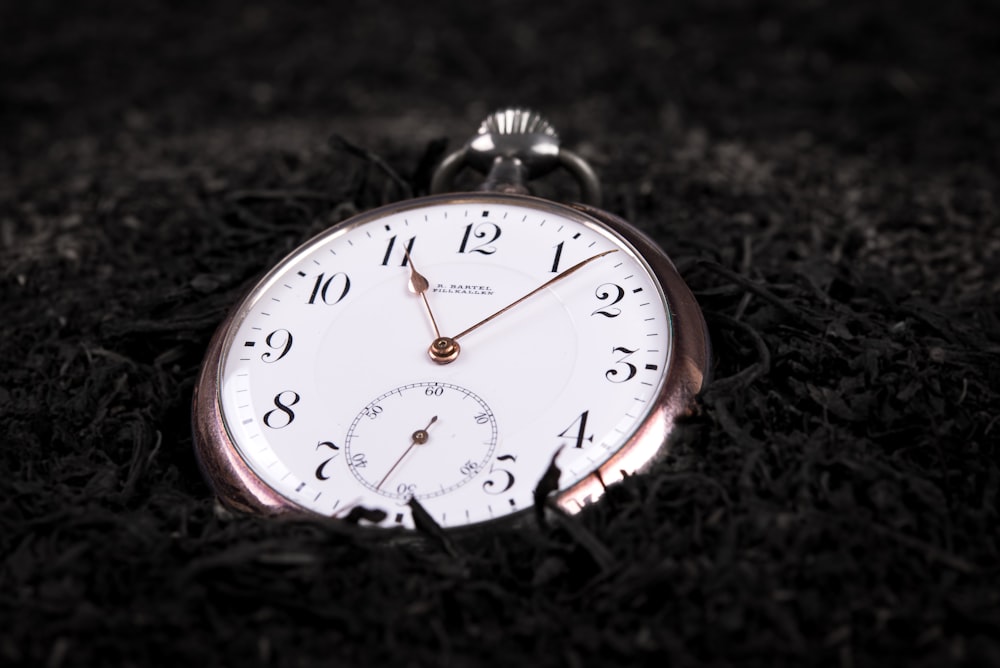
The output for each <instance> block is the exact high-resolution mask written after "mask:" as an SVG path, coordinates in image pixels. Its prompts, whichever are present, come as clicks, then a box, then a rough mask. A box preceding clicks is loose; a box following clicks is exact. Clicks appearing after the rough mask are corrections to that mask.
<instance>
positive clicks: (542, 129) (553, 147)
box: [466, 107, 559, 180]
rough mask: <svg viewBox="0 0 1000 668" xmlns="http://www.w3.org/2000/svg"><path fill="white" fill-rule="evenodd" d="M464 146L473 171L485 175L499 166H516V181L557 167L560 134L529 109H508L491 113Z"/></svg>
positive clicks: (528, 178)
mask: <svg viewBox="0 0 1000 668" xmlns="http://www.w3.org/2000/svg"><path fill="white" fill-rule="evenodd" d="M466 146H467V148H468V152H467V155H466V158H467V160H468V162H469V164H470V165H471V166H472V167H473V168H474V169H477V170H479V171H480V172H482V173H484V174H485V173H487V172H491V171H492V170H494V169H496V168H497V166H498V164H499V165H500V168H501V169H508V168H510V167H511V166H512V165H515V164H516V169H517V170H519V172H520V176H518V178H517V179H515V180H518V179H520V178H523V179H526V180H530V179H534V178H538V177H539V176H541V175H543V174H546V173H548V172H550V171H552V170H553V169H555V168H556V166H558V164H559V135H557V134H556V130H555V128H553V127H552V125H551V124H550V123H549V122H548V121H547V120H545V119H544V118H543V117H542V115H541V114H539V113H536V112H534V111H531V110H530V109H521V108H517V107H508V108H506V109H499V110H497V111H495V112H493V113H492V114H490V115H489V116H487V117H486V119H485V120H483V122H482V123H481V124H480V126H479V131H478V132H477V133H476V135H475V136H474V137H472V139H470V140H469V142H468V144H466ZM498 161H499V163H498ZM495 176H498V177H499V175H495ZM508 176H509V175H508ZM502 178H507V176H504V177H502Z"/></svg>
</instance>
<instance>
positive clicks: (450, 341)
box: [427, 248, 618, 364]
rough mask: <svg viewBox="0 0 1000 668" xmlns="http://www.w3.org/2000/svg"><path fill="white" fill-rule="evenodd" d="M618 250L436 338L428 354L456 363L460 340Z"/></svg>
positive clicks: (546, 282)
mask: <svg viewBox="0 0 1000 668" xmlns="http://www.w3.org/2000/svg"><path fill="white" fill-rule="evenodd" d="M617 250H618V249H617V248H613V249H611V250H606V251H604V252H603V253H598V254H597V255H594V256H592V257H588V258H587V259H586V260H583V261H581V262H577V263H576V264H574V265H573V266H572V267H570V268H569V269H567V270H565V271H563V272H562V273H561V274H558V275H556V276H554V277H553V278H550V279H549V280H547V281H545V282H544V283H542V284H541V285H539V286H538V287H537V288H535V289H534V290H532V291H531V292H529V293H528V294H526V295H524V296H523V297H520V298H518V299H515V300H514V301H512V302H511V303H510V304H507V305H506V306H504V307H503V308H502V309H500V310H499V311H497V312H496V313H494V314H493V315H490V316H488V317H486V318H483V319H482V320H480V321H479V322H477V323H476V324H475V325H473V326H472V327H469V328H467V329H465V330H463V331H461V332H459V333H458V334H456V335H455V336H450V337H449V336H438V338H436V339H435V340H434V343H432V344H431V347H430V349H428V351H427V352H428V353H429V354H430V356H431V359H432V360H434V361H435V362H437V363H438V364H448V363H449V362H452V361H454V360H455V358H456V357H458V353H459V351H460V347H459V345H458V339H460V338H462V337H463V336H465V335H466V334H469V333H470V332H473V331H475V330H477V329H479V328H480V327H482V326H483V325H485V324H486V323H488V322H490V321H491V320H493V319H494V318H496V317H497V316H499V315H502V314H504V313H506V312H507V311H509V310H510V309H512V308H514V307H515V306H517V305H518V304H520V303H521V302H523V301H524V300H526V299H528V298H529V297H533V296H534V295H537V294H538V293H539V292H541V291H542V290H544V289H545V288H547V287H549V286H550V285H552V284H553V283H555V282H557V281H561V280H562V279H564V278H566V277H567V276H569V275H570V274H572V273H574V272H576V271H579V270H580V269H582V268H583V267H585V266H586V265H588V264H590V263H591V262H593V261H594V260H597V259H600V258H602V257H604V256H605V255H609V254H610V253H614V252H616V251H617Z"/></svg>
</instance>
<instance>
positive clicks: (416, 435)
mask: <svg viewBox="0 0 1000 668" xmlns="http://www.w3.org/2000/svg"><path fill="white" fill-rule="evenodd" d="M410 266H413V265H412V264H411V265H410ZM437 419H438V416H437V415H435V416H434V417H432V418H431V421H430V422H428V423H427V426H426V427H424V428H423V429H418V430H416V431H415V432H413V435H412V436H410V447H408V448H407V449H406V451H405V452H404V453H403V454H401V455H400V456H399V459H397V460H396V463H394V464H393V465H392V468H390V469H389V472H388V473H386V474H385V476H383V478H382V479H381V480H379V481H378V484H377V485H375V489H377V490H378V489H382V485H384V484H385V481H386V480H388V479H389V476H391V475H392V472H393V471H395V470H396V467H397V466H399V465H400V463H401V462H402V461H403V460H404V459H406V455H408V454H410V450H412V449H413V446H415V445H423V444H424V443H426V442H427V439H428V438H430V434H428V433H427V430H428V429H430V428H431V425H432V424H434V423H435V422H437Z"/></svg>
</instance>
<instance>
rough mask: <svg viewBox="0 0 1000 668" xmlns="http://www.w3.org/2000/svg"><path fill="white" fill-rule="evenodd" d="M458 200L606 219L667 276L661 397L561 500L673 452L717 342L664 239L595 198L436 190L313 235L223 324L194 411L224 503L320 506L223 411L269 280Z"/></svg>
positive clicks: (246, 507) (588, 498)
mask: <svg viewBox="0 0 1000 668" xmlns="http://www.w3.org/2000/svg"><path fill="white" fill-rule="evenodd" d="M457 203H477V204H488V203H507V204H512V205H513V204H518V205H522V206H529V207H532V208H535V209H541V210H549V211H552V212H553V213H558V214H560V215H563V216H566V217H569V218H574V219H576V220H579V221H580V222H583V223H585V224H588V225H595V226H597V227H603V228H604V229H606V230H609V231H611V232H612V233H613V234H614V235H616V236H617V237H619V238H620V239H621V240H623V241H624V242H625V244H624V245H625V246H626V247H627V248H630V249H631V251H632V252H633V254H634V255H635V257H636V258H637V259H639V260H640V261H641V262H643V263H644V264H646V266H647V268H648V269H649V271H650V273H651V274H652V276H653V277H654V278H655V279H656V281H657V283H658V284H659V286H660V289H661V291H662V294H663V297H664V299H665V302H666V304H667V308H668V315H669V319H670V328H671V347H670V351H669V355H668V360H667V372H666V374H665V376H664V378H663V381H662V382H661V384H660V387H659V389H658V392H657V395H656V398H655V400H654V401H653V402H651V408H650V410H649V412H648V413H647V415H646V416H645V418H644V419H643V421H642V422H641V423H640V425H639V427H638V428H637V429H636V430H635V432H634V433H633V434H632V435H631V436H630V437H629V439H628V440H627V441H626V442H625V443H624V444H623V445H622V446H621V447H620V448H619V449H618V450H617V451H616V452H615V453H613V454H612V455H611V456H610V457H609V458H608V459H606V460H605V461H604V462H603V463H602V464H600V465H599V466H598V467H597V468H596V469H595V470H594V472H593V473H591V474H589V475H586V476H584V477H583V478H582V479H581V480H579V481H578V482H576V483H575V484H573V485H572V486H570V487H568V488H567V489H565V490H562V491H560V492H558V494H557V495H556V501H557V503H558V504H559V505H560V506H561V507H562V508H563V509H565V510H566V511H568V512H576V511H578V510H580V509H581V508H583V507H584V506H586V505H587V504H588V503H591V502H593V501H595V500H597V499H598V498H599V497H600V496H601V495H602V494H603V493H604V488H605V485H608V484H611V483H613V482H616V481H618V480H620V479H621V478H622V477H623V473H624V474H631V473H636V472H642V471H644V470H646V469H648V467H649V466H650V465H652V464H653V463H654V462H655V461H656V460H657V459H659V458H661V457H662V456H664V455H665V454H666V452H667V451H668V450H669V440H670V436H671V434H672V433H673V432H674V430H675V428H676V425H677V418H678V417H680V416H682V415H684V414H685V413H687V412H689V411H690V408H691V402H692V399H693V398H694V396H695V395H696V394H697V393H698V392H699V391H700V390H701V389H702V387H703V386H704V383H705V382H706V379H707V375H708V372H709V360H710V348H709V339H708V335H707V331H706V328H705V321H704V318H703V317H702V314H701V310H700V309H699V307H698V305H697V303H696V301H695V299H694V296H693V295H692V294H691V291H690V290H689V289H688V287H687V285H686V284H685V283H684V281H683V280H682V279H681V277H680V275H679V274H678V273H677V270H676V268H675V267H674V265H673V263H672V262H671V261H670V259H669V258H668V257H667V256H666V254H665V253H664V252H663V251H662V250H661V249H660V248H659V246H657V245H656V244H655V243H654V242H653V241H652V240H651V239H649V238H648V237H647V236H646V235H644V234H642V233H641V232H640V231H639V230H637V229H636V228H634V227H633V226H631V225H629V224H628V223H626V222H625V221H624V220H622V219H621V218H618V217H616V216H614V215H612V214H610V213H607V212H605V211H602V210H600V209H596V208H594V207H590V206H585V205H564V204H559V203H557V202H552V201H549V200H545V199H541V198H537V197H533V196H527V195H509V194H499V193H455V194H444V195H431V196H429V197H422V198H416V199H411V200H406V201H405V202H399V203H395V204H390V205H386V206H382V207H379V208H377V209H373V210H370V211H367V212H364V213H361V214H358V215H357V216H354V217H352V218H350V219H348V220H347V221H345V222H343V223H341V224H339V225H337V226H335V227H332V228H330V229H329V230H326V231H324V232H322V233H320V234H319V235H317V236H315V237H313V238H312V239H310V240H309V241H307V242H306V243H304V244H302V245H301V246H299V247H298V248H296V249H295V250H294V251H292V252H291V253H290V254H289V255H287V256H286V257H285V258H283V259H282V260H281V261H280V262H279V263H278V264H277V265H276V266H275V267H274V268H272V269H271V271H269V272H268V273H267V274H266V275H265V276H264V277H263V278H262V279H260V281H258V283H257V284H256V285H255V286H254V287H253V289H251V290H250V291H249V293H248V294H247V295H246V296H245V297H244V298H243V299H242V300H241V302H240V304H239V305H238V306H237V307H236V308H235V309H233V310H232V312H231V313H230V314H229V315H228V316H227V317H226V319H225V320H224V321H223V322H222V324H221V325H220V326H219V328H218V329H217V330H216V332H215V334H214V336H213V337H212V340H211V342H210V344H209V347H208V351H207V353H206V355H205V360H204V363H203V365H202V370H201V373H200V375H199V378H198V381H197V383H196V386H195V390H194V396H193V414H192V415H193V428H194V440H195V451H196V453H197V457H198V461H199V464H200V466H201V468H202V471H203V472H204V474H205V476H206V478H207V479H208V480H209V481H210V483H211V485H212V487H213V488H214V490H215V492H216V494H217V495H218V498H219V499H220V500H221V501H222V503H223V504H224V505H226V506H227V507H229V508H232V509H234V510H238V511H242V512H250V513H257V514H266V515H277V514H283V513H302V514H310V515H311V514H314V512H313V511H311V510H308V509H305V508H303V507H302V506H300V505H298V504H297V503H295V502H294V501H292V500H290V499H288V498H287V497H285V496H283V495H282V494H280V493H279V492H277V491H276V490H274V489H273V488H271V487H270V486H269V485H267V484H266V483H265V482H264V481H263V480H261V478H260V477H258V476H257V474H256V473H254V471H253V469H252V468H251V466H250V465H249V464H248V463H247V462H246V461H245V460H244V458H243V457H242V455H241V454H240V452H239V449H238V447H237V446H236V444H235V442H234V440H233V438H232V436H231V435H230V433H229V430H228V429H227V427H226V422H225V419H224V417H223V415H222V411H221V401H220V391H221V378H222V375H221V374H222V363H223V360H224V356H225V352H226V351H227V350H228V349H229V348H230V347H231V345H232V338H233V336H234V335H235V332H236V330H237V329H238V327H239V325H240V323H241V322H242V320H243V319H244V318H245V317H246V316H247V314H248V313H249V312H250V310H251V308H252V306H253V304H254V303H255V302H256V300H257V299H258V298H259V296H260V294H261V293H262V292H263V291H264V289H265V288H266V286H268V285H269V284H270V283H271V282H272V281H274V280H276V278H277V277H278V276H280V275H281V274H282V273H283V272H284V271H285V270H286V265H287V264H288V263H290V262H291V261H292V260H293V259H294V258H296V257H298V256H299V255H300V254H301V253H302V252H303V251H304V250H305V249H306V248H308V247H311V246H313V245H316V244H321V243H324V242H326V241H328V240H329V239H332V238H334V237H336V236H339V235H342V234H345V233H347V232H348V231H350V230H351V229H353V228H355V227H358V226H360V225H364V224H367V223H370V222H372V221H375V220H378V219H379V218H381V217H383V216H386V215H389V214H393V213H398V212H402V211H406V210H410V209H413V208H416V207H423V206H433V205H443V204H457ZM526 512H527V510H522V511H520V512H518V513H514V514H511V515H509V516H506V517H503V518H498V519H494V520H488V521H486V522H481V523H479V524H489V525H494V524H495V523H505V522H516V521H518V519H519V518H521V517H523V516H524V514H525V513H526ZM469 526H478V525H469ZM456 528H458V527H456Z"/></svg>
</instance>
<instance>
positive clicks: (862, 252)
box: [0, 0, 1000, 668]
mask: <svg viewBox="0 0 1000 668" xmlns="http://www.w3.org/2000/svg"><path fill="white" fill-rule="evenodd" d="M80 4H82V3H80ZM87 4H88V5H89V7H90V8H89V9H88V10H87V11H86V12H83V11H81V10H79V9H74V8H75V7H77V3H56V2H43V3H4V5H3V8H2V9H0V59H2V61H0V62H2V71H0V76H2V79H0V128H2V129H0V133H2V134H0V136H2V139H3V154H2V158H0V160H2V162H0V243H2V248H3V251H2V261H0V303H2V313H3V315H2V320H0V435H2V437H3V444H2V448H0V555H2V565H0V664H4V665H30V666H52V667H57V666H75V665H135V666H145V665H192V666H194V665H206V664H218V665H282V666H286V665H287V666H298V665H345V666H367V665H392V666H410V665H426V666H438V665H450V666H476V665H515V666H518V665H521V666H526V665H542V666H547V665H566V666H587V665H595V666H598V665H600V666H607V665H638V664H644V665H657V666H697V665H704V666H725V665H734V664H741V665H755V666H804V665H835V666H843V667H845V668H849V667H852V666H882V665H907V666H935V667H938V666H989V665H994V666H995V665H1000V586H998V582H1000V573H998V566H997V564H998V557H1000V539H998V531H997V525H998V524H1000V521H998V504H1000V499H998V496H1000V491H998V490H1000V466H998V459H1000V457H998V442H1000V438H998V436H1000V420H998V416H1000V407H998V405H1000V401H998V398H997V394H998V393H997V387H998V385H1000V316H998V313H1000V279H998V269H1000V227H998V223H1000V214H998V187H997V185H998V184H997V176H998V170H1000V160H998V157H1000V153H998V149H997V146H998V145H1000V122H998V121H997V118H998V117H1000V87H998V83H997V82H998V76H997V75H998V72H1000V40H997V36H996V35H997V26H998V25H1000V11H998V5H997V4H996V3H991V2H986V1H985V0H984V1H981V2H974V1H971V0H970V1H963V2H954V3H940V2H932V1H926V0H918V1H906V2H904V1H903V0H899V1H898V2H849V3H843V2H841V3H833V2H831V3H826V2H823V1H822V0H818V1H810V2H794V3H792V2H790V3H787V4H779V3H773V2H735V1H712V2H698V1H696V0H688V1H677V2H670V3H657V4H658V5H662V6H660V7H659V8H656V9H652V7H653V6H654V3H648V5H649V7H650V8H646V9H642V8H641V5H640V3H639V2H628V1H623V0H618V1H614V2H609V3H596V2H577V3H574V4H573V8H574V9H573V10H572V11H571V10H570V9H568V8H560V7H558V6H557V5H556V4H555V3H540V2H520V1H511V2H505V3H495V4H494V5H493V6H492V7H488V6H487V5H484V4H482V3H464V4H459V3H455V6H454V7H449V8H448V9H443V8H431V9H428V5H427V4H426V3H361V2H356V3H328V4H330V5H336V7H330V8H327V9H314V8H311V6H310V5H306V4H304V3H291V4H289V6H288V7H283V8H280V9H279V8H278V7H276V6H275V7H269V6H266V5H254V4H249V3H245V2H236V1H233V2H200V3H194V2H186V3H179V4H180V5H182V6H183V7H181V8H179V9H176V10H173V11H168V9H166V7H165V6H163V5H161V3H157V2H150V1H142V2H92V3H87ZM164 4H165V3H164ZM393 4H395V5H398V6H396V7H395V8H392V7H391V5H393ZM376 6H377V7H378V8H377V9H376ZM566 6H567V7H568V6H569V5H568V4H567V5H566ZM509 103H521V104H530V105H535V106H537V107H540V108H541V109H543V110H544V111H545V112H546V113H547V114H548V115H549V116H550V117H551V118H552V119H553V121H554V122H555V123H556V124H557V126H558V127H560V128H561V129H562V130H563V135H564V137H565V138H566V140H567V142H568V143H569V144H570V145H572V146H574V147H575V148H576V149H577V150H578V152H580V153H581V154H583V155H585V156H586V157H588V158H589V159H591V160H592V161H593V162H594V163H595V165H596V166H597V167H598V168H599V170H600V172H601V174H602V176H603V178H604V181H605V183H606V188H607V193H608V201H607V203H606V204H607V206H608V208H610V209H612V210H614V211H615V212H618V213H621V214H624V215H626V216H627V217H629V218H630V219H632V220H633V221H634V222H635V223H636V224H637V225H639V226H640V227H641V228H643V229H644V230H646V231H647V232H649V233H650V234H652V235H653V236H654V237H655V238H656V239H657V240H658V241H660V242H661V243H662V244H663V246H664V247H665V248H666V249H667V250H668V252H670V254H671V255H672V256H673V257H674V258H675V260H676V261H677V263H678V265H679V267H680V268H681V270H682V273H683V274H684V275H685V277H686V279H687V280H688V282H689V283H690V285H691V286H692V288H693V289H694V290H695V292H696V293H697V295H698V297H699V300H700V301H701V303H702V305H703V307H704V309H705V311H706V313H707V315H708V318H709V322H710V328H711V332H712V337H713V343H714V345H715V348H716V352H717V356H718V360H717V365H716V369H715V373H716V378H717V380H716V381H715V383H714V384H713V385H712V386H711V388H710V389H709V391H708V392H707V393H706V395H705V396H704V398H703V402H702V405H701V412H700V416H699V417H698V418H697V419H695V420H693V421H692V423H691V425H690V428H689V429H688V433H687V434H686V436H685V438H684V439H683V442H681V443H679V444H678V445H677V447H676V450H675V452H676V453H677V454H676V457H674V458H673V459H672V460H671V461H670V462H668V463H667V464H666V465H664V466H662V467H660V468H658V469H657V470H655V471H654V472H652V473H651V474H649V475H646V476H641V477H637V478H634V479H632V480H630V481H628V482H627V483H626V484H624V485H622V486H620V487H619V488H617V489H615V490H613V493H611V494H609V496H608V498H607V499H606V501H605V502H603V503H602V504H600V505H599V506H598V507H596V508H594V509H593V510H592V511H591V512H589V513H586V514H585V515H584V516H583V517H582V520H581V521H582V522H583V524H584V526H585V527H587V528H588V529H589V530H590V531H591V532H592V533H593V534H594V535H595V536H596V537H597V539H598V540H599V541H600V542H601V543H603V545H604V546H606V547H607V549H609V550H610V552H611V553H612V555H613V557H614V564H613V565H612V566H610V567H608V566H607V565H605V566H603V567H602V566H601V565H599V563H598V561H597V560H595V559H594V552H593V550H592V549H588V547H587V546H585V545H581V544H578V543H577V542H575V541H574V540H573V539H571V538H569V537H567V536H566V535H565V534H563V533H560V532H559V531H553V532H550V533H544V534H531V533H498V534H496V535H492V536H486V537H479V538H467V539H461V540H459V541H457V545H456V552H457V554H455V555H450V554H448V553H447V552H446V551H443V550H441V549H438V548H436V547H434V546H429V547H426V548H423V549H420V548H416V547H412V546H410V547H408V546H393V545H387V544H386V543H385V542H384V541H383V540H381V539H380V538H378V537H376V536H373V535H371V534H368V533H363V532H357V531H354V530H350V529H349V528H345V527H343V526H337V525H332V524H328V523H324V522H319V521H281V522H279V521H269V520H260V519H252V518H245V517H229V516H226V515H224V514H220V513H219V512H217V511H216V509H215V507H214V506H213V502H212V499H211V497H210V493H209V490H208V488H207V487H206V485H205V484H204V483H203V482H202V480H201V478H200V476H199V473H198V469H197V467H196V463H195V459H194V455H193V453H192V446H191V435H190V432H189V423H188V419H189V418H188V415H189V401H190V395H191V390H192V384H193V379H194V377H195V373H196V371H197V369H198V366H199V363H200V361H201V356H202V354H203V352H204V350H205V346H206V344H207V341H208V338H209V336H210V334H211V333H212V331H213V329H214V327H215V326H216V325H217V323H218V322H219V321H220V320H221V318H222V317H223V314H224V312H225V309H226V308H227V306H229V305H231V304H232V303H233V302H234V301H235V300H236V299H237V297H238V296H239V295H240V293H241V292H242V291H243V290H244V289H245V288H246V287H247V286H248V284H249V282H250V281H252V280H253V278H254V277H255V276H257V275H258V274H259V273H260V272H261V271H262V270H263V269H264V268H265V267H267V266H268V265H269V264H270V263H273V262H274V261H275V260H277V259H278V258H279V257H280V256H282V255H283V254H284V253H285V252H287V251H288V250H290V249H291V248H293V247H294V246H295V245H297V244H298V243H300V242H301V241H303V240H304V239H306V238H308V237H309V236H311V235H312V234H314V233H316V232H317V231H319V230H321V229H323V228H325V227H327V226H329V225H331V224H333V223H335V222H337V221H339V220H341V219H343V218H344V217H346V216H347V215H348V214H349V213H351V212H353V211H355V210H359V209H363V208H366V207H369V206H372V205H374V204H377V203H380V202H384V201H387V200H393V199H398V198H402V197H405V196H406V195H407V193H406V192H405V190H406V188H402V187H399V186H398V185H397V184H396V183H394V182H393V181H392V180H391V179H390V178H388V177H387V175H386V174H385V172H383V171H381V170H380V169H378V168H377V167H376V166H375V165H374V163H373V162H372V161H370V160H366V159H365V158H364V157H359V156H358V155H356V154H355V153H352V152H350V151H347V150H344V148H343V146H342V145H341V144H337V143H332V144H331V143H330V142H329V141H328V140H329V138H330V136H331V135H333V134H337V135H339V136H341V137H343V138H345V139H347V140H348V141H350V142H351V143H353V144H354V145H356V146H360V147H363V148H364V149H365V150H367V151H370V152H371V153H372V154H374V155H376V156H378V157H380V158H381V159H383V160H384V161H385V162H386V163H387V164H388V165H389V166H390V167H391V169H392V170H394V171H395V172H397V173H399V174H400V175H401V176H402V178H403V179H405V180H406V181H407V184H408V186H409V187H410V188H412V189H413V190H414V191H416V192H417V193H419V192H420V191H422V190H423V189H425V188H426V183H427V171H426V169H423V168H421V165H422V163H423V162H424V161H425V160H426V159H428V157H433V155H435V151H439V150H440V145H439V144H436V143H435V140H438V139H441V138H445V137H447V138H449V139H450V140H451V146H455V145H456V143H457V142H458V141H460V140H462V139H463V138H464V136H465V135H466V134H467V132H468V131H469V130H470V129H471V128H473V127H474V125H475V124H476V123H477V122H478V120H479V118H480V117H481V116H482V115H483V114H484V113H485V112H487V111H489V110H490V109H491V108H492V107H494V106H498V105H501V104H509Z"/></svg>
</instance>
